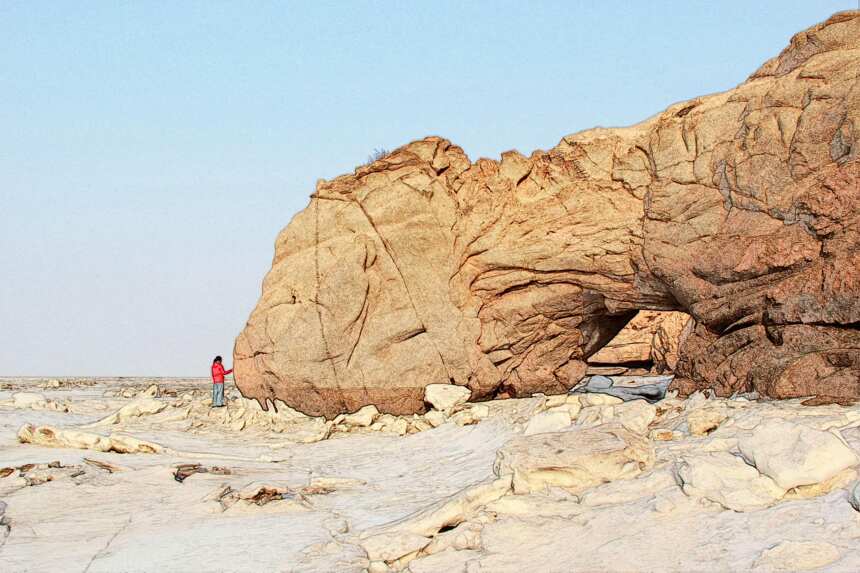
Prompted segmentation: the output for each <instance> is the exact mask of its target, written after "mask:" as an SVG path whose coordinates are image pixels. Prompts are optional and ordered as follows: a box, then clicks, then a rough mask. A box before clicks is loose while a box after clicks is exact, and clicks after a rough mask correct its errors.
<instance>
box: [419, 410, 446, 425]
mask: <svg viewBox="0 0 860 573" xmlns="http://www.w3.org/2000/svg"><path fill="white" fill-rule="evenodd" d="M424 419H425V420H427V423H428V424H430V425H431V426H433V427H434V428H438V427H439V426H441V425H442V424H444V423H445V422H447V421H448V418H447V417H446V416H445V414H443V413H442V412H440V411H439V410H430V411H429V412H427V413H426V414H424Z"/></svg>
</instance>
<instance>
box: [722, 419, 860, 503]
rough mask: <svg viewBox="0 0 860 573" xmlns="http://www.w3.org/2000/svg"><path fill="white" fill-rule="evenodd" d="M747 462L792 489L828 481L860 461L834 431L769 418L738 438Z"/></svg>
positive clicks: (779, 483)
mask: <svg viewBox="0 0 860 573" xmlns="http://www.w3.org/2000/svg"><path fill="white" fill-rule="evenodd" d="M738 447H739V448H740V451H741V454H742V455H743V457H744V459H745V460H746V461H747V463H750V464H753V465H754V466H755V467H756V468H757V469H758V471H759V472H761V473H763V474H764V475H766V476H768V477H770V478H772V479H773V480H774V481H775V482H776V483H777V485H779V486H780V487H782V488H784V489H787V490H788V489H791V488H794V487H797V486H801V485H809V484H814V483H818V482H823V481H825V480H828V479H830V478H832V477H833V476H835V475H836V474H838V473H839V472H841V471H842V470H844V469H847V468H850V467H852V466H854V465H856V464H857V463H858V461H860V460H858V459H857V455H856V454H855V453H854V452H853V451H852V450H851V448H849V447H848V446H847V445H846V444H845V442H844V441H843V440H842V439H841V438H840V437H837V435H836V434H835V433H832V432H828V431H824V430H816V429H814V428H810V427H807V426H803V425H800V424H795V423H792V422H788V421H785V420H767V421H765V422H762V423H760V424H759V425H758V426H756V427H755V428H753V430H752V432H751V433H750V434H748V435H746V436H743V437H741V438H740V439H739V440H738Z"/></svg>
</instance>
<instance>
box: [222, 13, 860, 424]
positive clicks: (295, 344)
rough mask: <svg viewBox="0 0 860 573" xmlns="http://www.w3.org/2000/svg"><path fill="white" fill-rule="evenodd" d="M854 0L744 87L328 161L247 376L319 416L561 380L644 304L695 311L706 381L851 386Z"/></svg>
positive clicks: (249, 354) (262, 317) (270, 292)
mask: <svg viewBox="0 0 860 573" xmlns="http://www.w3.org/2000/svg"><path fill="white" fill-rule="evenodd" d="M858 77H860V12H845V13H841V14H837V15H835V16H833V17H832V18H830V19H829V20H828V21H826V22H824V23H822V24H820V25H818V26H815V27H813V28H811V29H809V30H807V31H806V32H802V33H800V34H798V35H796V36H795V37H794V38H793V39H792V41H791V45H790V46H789V47H788V48H786V49H785V50H784V51H783V52H782V53H781V54H780V55H779V56H778V57H776V58H774V59H772V60H771V61H769V62H767V63H766V64H765V65H764V66H762V67H761V68H760V69H759V70H758V71H756V72H755V73H754V74H753V75H752V76H751V77H750V78H749V79H748V80H747V81H746V82H745V83H743V84H741V85H740V86H738V87H737V88H735V89H733V90H731V91H728V92H725V93H721V94H715V95H710V96H706V97H701V98H697V99H694V100H690V101H687V102H683V103H679V104H676V105H673V106H671V107H669V108H668V109H667V110H666V111H665V112H663V113H661V114H659V115H656V116H654V117H652V118H651V119H648V120H646V121H645V122H643V123H641V124H638V125H636V126H634V127H629V128H623V129H603V128H598V129H592V130H589V131H585V132H582V133H578V134H575V135H571V136H568V137H565V138H564V139H563V140H562V141H561V142H560V143H559V144H558V145H557V146H556V147H554V148H553V149H551V150H549V151H546V152H544V151H538V152H535V153H533V154H532V155H531V156H530V157H525V156H523V155H521V154H519V153H518V152H515V151H511V152H507V153H504V154H502V157H501V160H500V161H491V160H488V159H480V160H478V161H477V162H475V163H471V162H470V161H469V159H468V158H467V157H466V155H465V154H464V153H463V150H462V149H460V148H459V147H456V146H454V145H452V144H451V143H449V142H448V141H446V140H444V139H441V138H438V137H429V138H426V139H424V140H422V141H417V142H413V143H410V144H409V145H406V146H404V147H401V148H400V149H398V150H396V151H394V152H393V153H391V154H390V155H389V156H387V157H385V158H383V159H381V160H379V161H376V162H374V163H372V164H370V165H365V166H363V167H360V168H358V169H356V171H355V173H354V174H351V175H344V176H341V177H338V178H337V179H334V180H332V181H321V182H320V183H319V184H318V186H317V190H316V193H314V194H313V195H312V199H311V203H310V205H309V207H308V208H307V209H305V210H304V211H302V212H301V213H299V214H298V215H297V216H296V217H295V218H294V219H293V221H292V222H291V223H290V224H289V225H288V226H287V228H286V229H284V231H283V232H282V233H281V234H280V236H279V237H278V240H277V243H276V248H275V258H274V261H273V265H272V270H271V272H270V273H269V274H268V276H267V277H266V279H265V281H264V284H263V294H262V297H261V299H260V301H259V303H258V305H257V307H256V309H255V310H254V311H253V313H252V315H251V317H250V319H249V321H248V324H247V326H246V328H245V330H244V331H243V332H242V333H241V334H240V336H239V337H238V339H237V341H236V347H235V352H234V358H235V368H236V380H237V384H238V386H239V388H240V390H241V391H242V393H243V394H244V395H245V396H248V397H253V398H257V399H258V400H261V401H266V400H268V399H273V398H278V399H281V400H283V401H284V402H286V403H287V404H289V405H291V406H293V407H296V408H298V409H300V410H302V411H303V412H306V413H309V414H314V415H317V414H323V415H325V416H328V417H331V416H334V415H336V414H338V413H341V412H348V411H354V410H356V409H358V408H359V407H361V406H363V405H365V404H371V403H372V404H376V405H377V406H378V407H379V409H380V410H382V411H385V412H394V413H405V412H414V411H421V410H423V409H424V403H423V395H424V392H423V388H424V386H426V385H428V384H431V383H454V384H459V385H464V386H467V387H468V388H469V389H470V390H471V392H472V399H473V400H474V399H481V398H487V397H490V396H494V395H495V396H522V395H527V394H530V393H532V392H536V391H541V392H546V393H554V392H563V391H566V390H567V389H568V388H569V387H570V386H571V385H572V384H574V383H576V382H577V380H578V379H579V378H580V377H581V375H582V373H583V372H584V371H585V363H584V361H585V360H587V359H588V358H589V357H590V356H591V355H592V354H594V353H595V352H596V351H598V350H599V349H600V348H601V347H602V346H604V345H605V344H606V342H607V341H609V340H610V339H612V337H613V336H615V334H616V333H617V332H618V331H619V330H620V329H621V328H622V327H623V326H624V325H625V324H626V323H627V322H628V321H629V320H630V319H631V318H632V317H633V316H634V315H635V314H636V312H637V310H639V309H650V310H663V311H668V310H680V311H684V312H687V313H689V314H690V315H692V316H693V317H694V318H695V320H696V324H695V327H694V328H691V330H692V332H690V333H688V334H689V336H686V339H687V340H686V342H685V343H684V347H683V348H682V349H681V358H680V363H679V365H678V369H679V370H680V371H682V372H683V374H684V375H685V376H686V377H688V378H689V379H690V380H691V381H692V386H693V387H714V388H715V389H716V390H717V393H719V394H727V393H731V392H734V391H737V390H748V389H756V390H758V391H759V392H761V393H763V394H767V395H771V396H777V397H784V396H801V395H823V396H830V397H834V398H838V399H849V398H857V397H860V387H858V373H860V330H858V329H857V323H858V321H860V299H858V294H860V272H858V264H860V250H858V244H860V235H859V234H858V233H860V228H858V221H860V215H858V213H860V211H858V207H860V159H858V150H860V142H858V137H860V79H858Z"/></svg>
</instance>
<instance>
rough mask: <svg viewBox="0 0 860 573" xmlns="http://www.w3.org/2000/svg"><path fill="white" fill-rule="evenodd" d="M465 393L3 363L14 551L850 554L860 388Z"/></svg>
mask: <svg viewBox="0 0 860 573" xmlns="http://www.w3.org/2000/svg"><path fill="white" fill-rule="evenodd" d="M153 382H157V385H155V386H153ZM622 382H623V383H624V384H630V383H631V381H630V380H625V381H622ZM228 388H229V385H228ZM443 390H444V389H443ZM442 394H444V392H443V393H442ZM455 394H456V393H453V394H452V395H442V396H441V397H440V398H439V400H438V404H437V405H438V408H439V409H433V410H431V411H430V412H429V413H428V414H425V415H422V416H409V417H394V416H387V415H382V416H380V415H379V414H378V413H376V412H375V411H374V410H373V409H372V408H368V409H365V410H362V411H360V412H358V413H356V414H355V415H351V416H346V417H343V416H341V417H339V418H337V419H335V420H334V421H332V422H325V421H324V420H322V419H316V418H308V417H305V416H302V415H300V414H297V413H295V412H293V411H290V410H289V409H287V408H280V409H279V412H278V413H277V414H275V413H264V412H262V411H260V410H259V408H256V407H255V405H254V403H251V402H247V401H244V400H242V399H241V398H239V397H238V395H237V394H235V391H233V390H231V391H229V392H228V398H229V403H228V406H227V407H226V408H222V409H216V410H212V409H210V408H209V402H208V397H209V384H208V383H206V382H205V381H195V380H183V381H152V380H111V381H105V380H60V381H55V382H52V381H47V380H9V379H6V380H0V571H90V572H96V571H154V570H159V571H356V572H358V571H365V570H370V571H374V572H375V571H389V570H406V571H411V572H413V573H419V572H422V573H423V572H431V571H439V572H443V571H444V572H449V571H468V572H470V573H473V572H487V571H492V572H497V571H517V572H519V571H574V570H585V571H633V570H635V571H727V570H732V571H737V570H757V571H803V570H815V571H819V570H820V571H858V570H860V551H858V548H860V513H858V511H857V510H855V509H854V507H852V503H853V504H854V505H860V502H858V500H857V495H858V492H857V491H856V490H855V487H856V483H857V471H856V470H857V464H858V454H860V406H856V405H855V406H847V407H846V406H838V405H828V406H813V407H809V406H801V405H800V404H799V400H798V401H786V402H765V401H756V400H751V399H749V398H747V397H738V398H735V399H728V400H726V399H709V398H707V397H706V396H704V395H702V394H695V395H693V396H692V397H691V398H690V399H687V400H679V399H676V398H672V397H670V398H666V399H663V400H661V401H659V402H657V403H655V404H653V405H652V404H649V403H647V402H645V401H644V400H634V401H628V402H621V401H620V400H619V399H618V398H614V397H610V396H607V395H603V394H593V393H592V394H575V395H571V396H556V397H543V396H537V397H533V398H527V399H518V400H499V401H494V402H484V403H481V404H469V403H465V404H463V403H458V402H461V399H460V398H458V397H457V396H456V395H455ZM852 495H853V496H854V497H853V499H852Z"/></svg>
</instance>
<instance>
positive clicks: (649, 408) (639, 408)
mask: <svg viewBox="0 0 860 573" xmlns="http://www.w3.org/2000/svg"><path fill="white" fill-rule="evenodd" d="M614 414H615V417H616V418H618V421H619V422H620V423H621V425H622V426H624V427H625V428H627V429H628V430H630V431H631V432H635V433H637V434H643V435H644V434H647V433H648V426H649V425H650V424H651V422H653V421H654V418H655V417H657V407H656V406H653V405H651V404H649V403H648V402H646V401H645V400H632V401H630V402H625V403H624V404H619V405H617V406H615V409H614Z"/></svg>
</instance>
